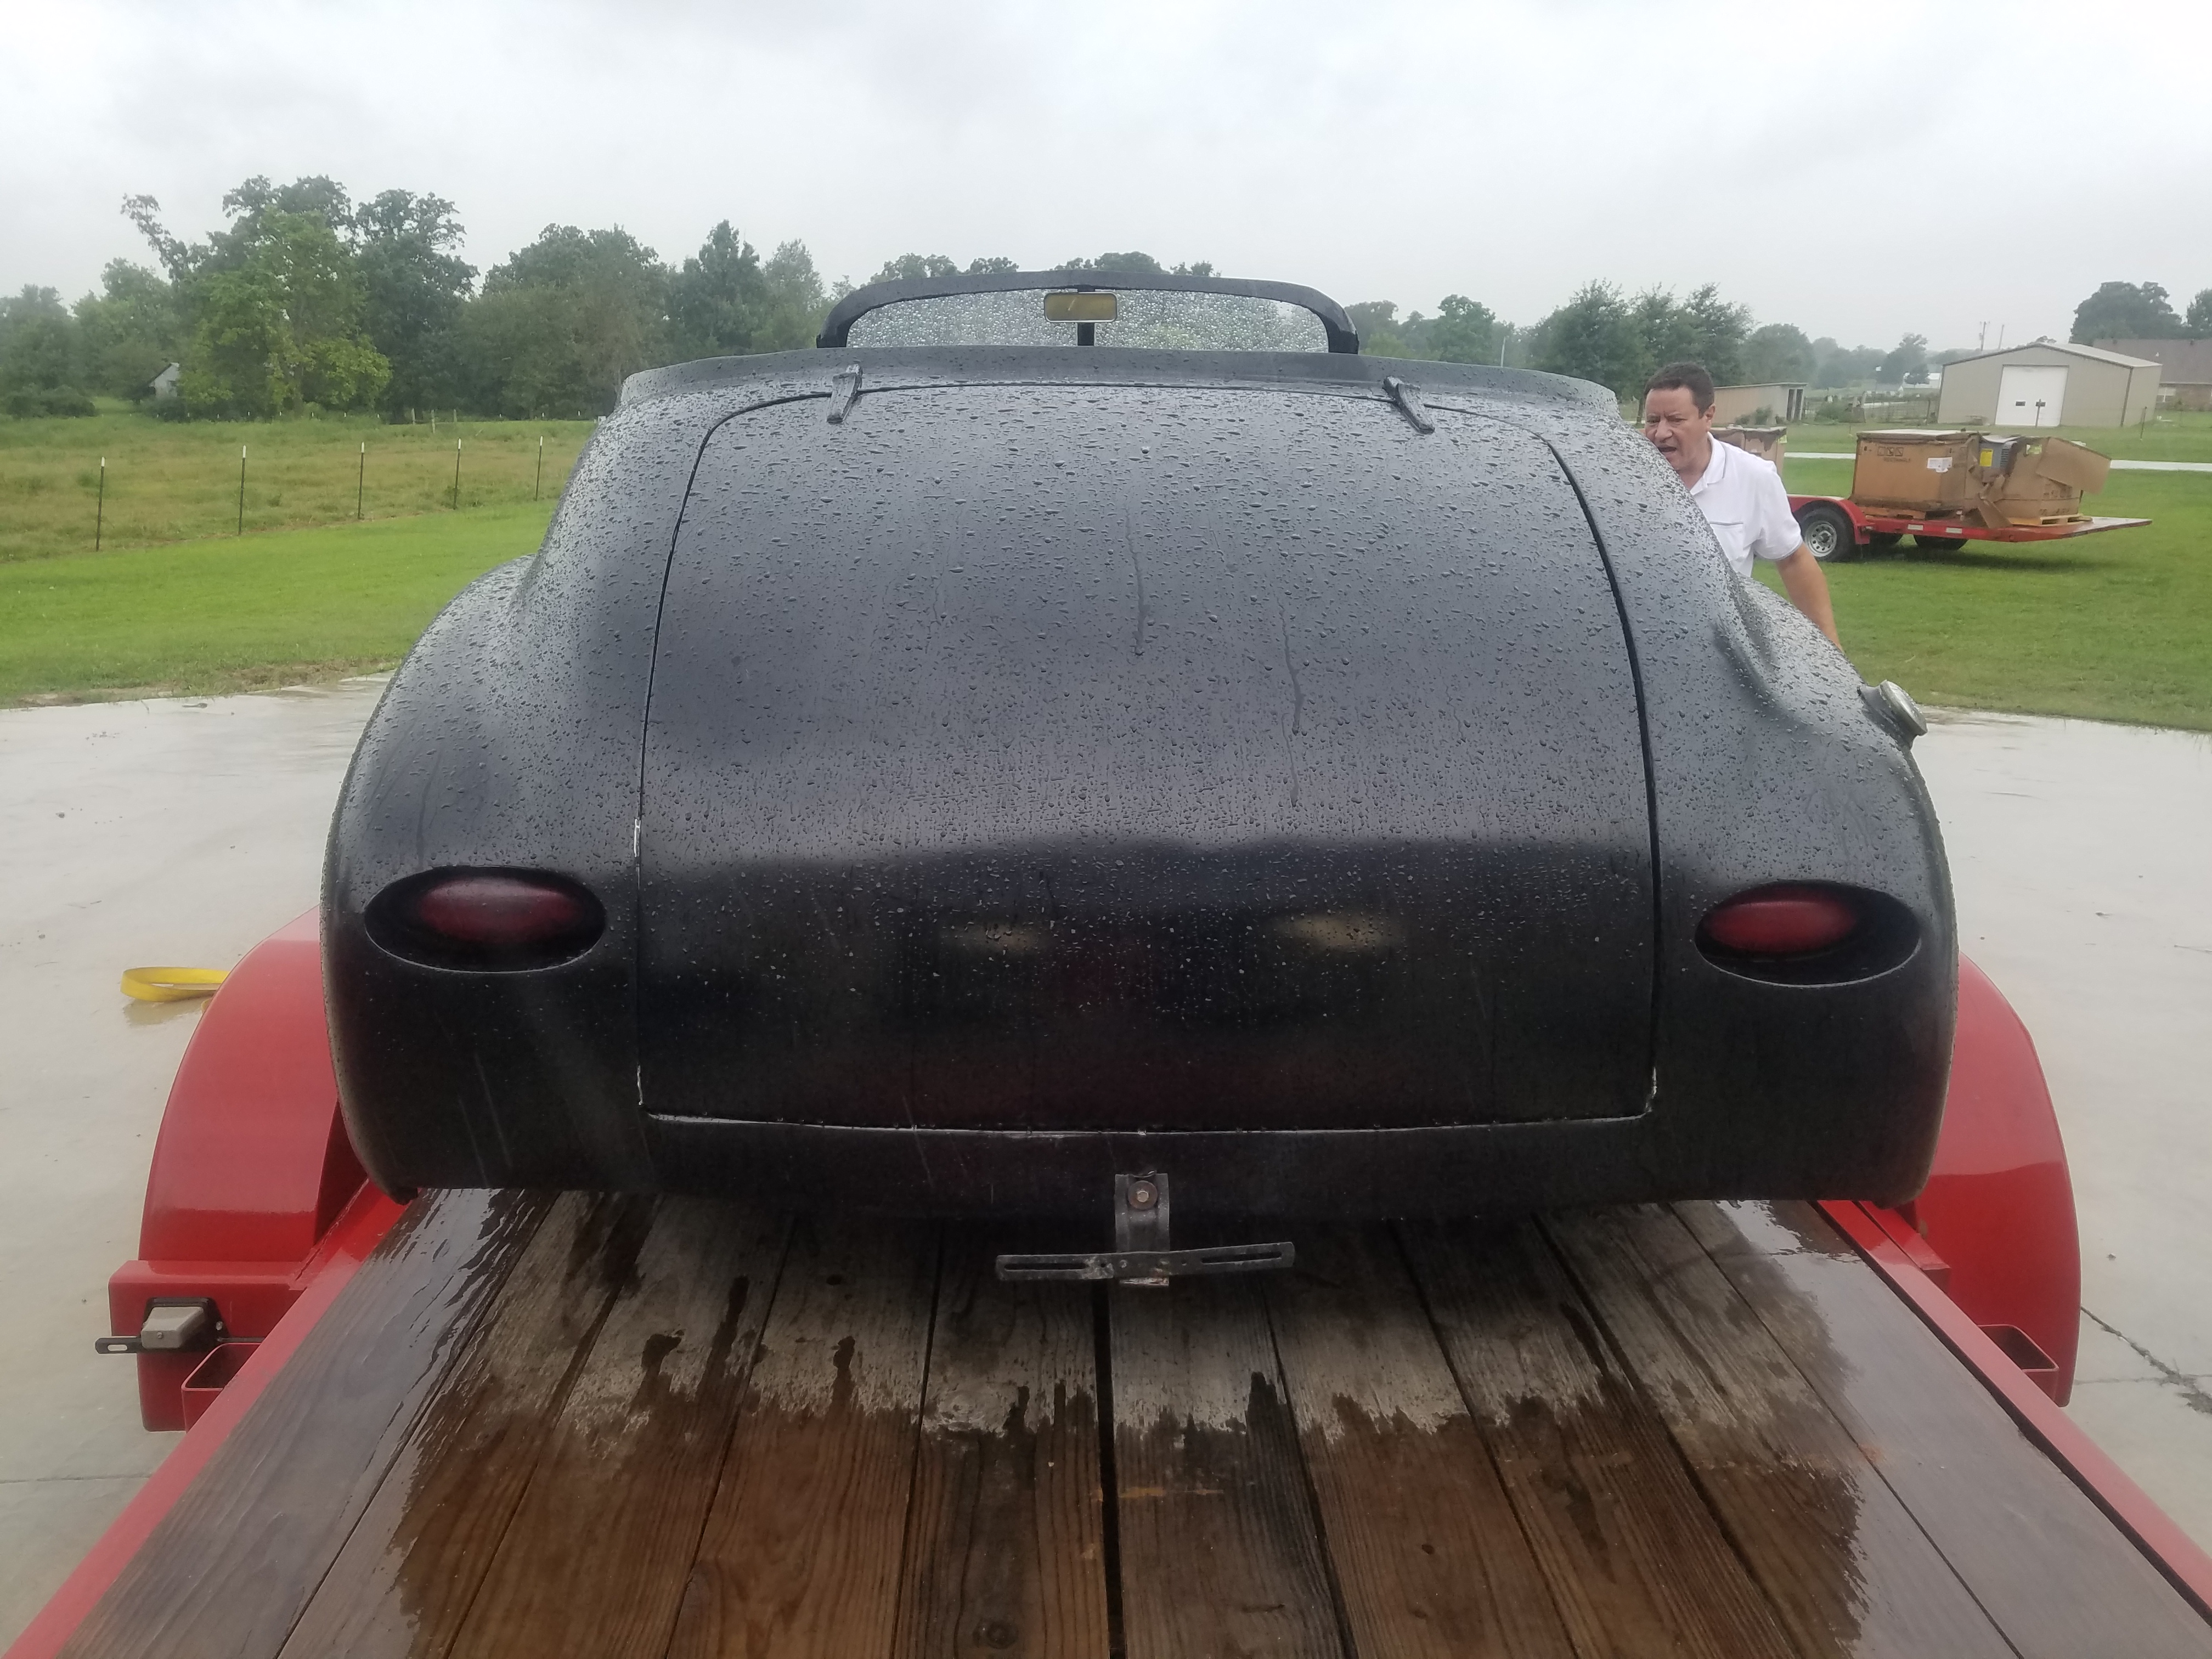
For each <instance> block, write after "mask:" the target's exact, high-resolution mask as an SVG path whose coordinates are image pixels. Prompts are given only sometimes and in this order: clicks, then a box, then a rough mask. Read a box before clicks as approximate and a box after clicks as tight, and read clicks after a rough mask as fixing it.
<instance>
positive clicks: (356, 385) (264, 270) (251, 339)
mask: <svg viewBox="0 0 2212 1659" xmlns="http://www.w3.org/2000/svg"><path fill="white" fill-rule="evenodd" d="M255 232H256V235H257V236H258V241H257V242H256V243H255V244H254V245H253V246H252V247H251V248H249V249H247V250H246V252H245V254H244V257H243V258H242V260H241V262H240V263H239V264H235V265H232V264H223V265H220V266H217V267H216V268H213V269H208V270H203V271H200V272H198V273H196V275H195V276H194V280H193V288H194V289H195V290H196V295H197V301H198V317H197V321H196V324H195V326H194V328H193V331H192V339H191V346H190V348H189V349H187V351H186V352H185V370H184V374H183V375H182V377H181V378H180V379H179V382H178V390H179V392H180V393H181V394H182V396H183V398H184V399H185V407H186V408H187V409H188V410H191V412H192V413H193V414H195V415H219V414H228V415H245V416H272V415H279V414H287V413H290V412H292V411H295V410H298V409H300V408H301V407H302V406H303V405H305V404H319V405H321V406H323V407H325V408H331V409H355V408H360V407H362V406H364V405H367V404H374V402H375V401H376V398H377V397H378V395H379V394H380V392H383V390H384V386H385V383H386V380H388V379H389V378H390V375H391V366H390V365H389V364H388V363H387V362H386V360H385V358H384V356H383V354H382V353H380V352H379V351H378V350H377V349H375V347H374V346H373V345H371V344H370V343H369V342H368V337H367V336H366V335H365V334H363V333H362V326H361V325H362V310H363V301H362V288H361V282H360V278H359V276H358V275H357V273H356V271H355V270H354V266H353V260H352V257H351V255H350V254H349V252H347V250H346V249H345V247H344V246H343V244H342V243H340V241H339V240H338V239H337V234H336V233H335V232H333V231H332V230H331V228H330V226H329V224H328V223H327V222H325V220H324V219H323V217H322V216H320V215H319V214H295V213H286V212H283V211H282V210H276V209H273V208H268V209H263V210H258V214H257V217H256V221H255Z"/></svg>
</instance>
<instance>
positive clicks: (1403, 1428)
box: [1266, 1227, 1574, 1659]
mask: <svg viewBox="0 0 2212 1659" xmlns="http://www.w3.org/2000/svg"><path fill="white" fill-rule="evenodd" d="M1297 1249H1298V1261H1297V1269H1296V1271H1295V1272H1293V1273H1289V1274H1285V1275H1283V1276H1281V1277H1276V1278H1271V1279H1269V1280H1268V1282H1267V1290H1266V1296H1267V1308H1268V1311H1269V1313H1270V1315H1271V1316H1272V1317H1273V1322H1274V1331H1275V1346H1276V1351H1277V1353H1278V1355H1279V1358H1280V1361H1281V1364H1282V1372H1283V1380H1284V1383H1285V1386H1286V1387H1287V1389H1288V1390H1289V1399H1290V1404H1291V1411H1292V1413H1294V1414H1295V1416H1296V1418H1297V1430H1298V1439H1299V1444H1300V1446H1301V1448H1302V1449H1303V1450H1304V1455H1305V1465H1306V1470H1307V1473H1308V1475H1309V1477H1310V1480H1311V1481H1312V1485H1313V1490H1314V1496H1315V1498H1316V1502H1317V1504H1318V1505H1319V1508H1320V1511H1321V1532H1322V1541H1323V1542H1324V1545H1325V1547H1327V1549H1328V1555H1329V1559H1330V1561H1331V1563H1332V1564H1333V1565H1334V1569H1335V1576H1336V1584H1337V1589H1338V1593H1339V1595H1340V1597H1341V1599H1342V1601H1343V1606H1344V1617H1345V1623H1346V1626H1347V1627H1348V1628H1349V1630H1350V1632H1351V1635H1352V1649H1353V1651H1354V1652H1356V1653H1358V1654H1359V1655H1361V1656H1364V1659H1422V1656H1435V1659H1473V1656H1478V1655H1530V1656H1559V1659H1566V1656H1569V1655H1571V1654H1572V1653H1573V1651H1574V1649H1573V1646H1572V1644H1571V1643H1570V1642H1569V1640H1568V1637H1567V1632H1566V1629H1565V1626H1563V1625H1562V1624H1561V1622H1560V1619H1559V1612H1558V1610H1557V1609H1556V1608H1555V1607H1553V1601H1552V1595H1551V1593H1550V1591H1549V1589H1547V1587H1546V1584H1545V1582H1544V1577H1543V1574H1542V1573H1541V1571H1539V1569H1538V1567H1537V1565H1536V1561H1535V1559H1534V1556H1533V1555H1532V1554H1531V1553H1530V1551H1529V1547H1528V1541H1527V1540H1526V1539H1524V1538H1523V1537H1522V1533H1521V1527H1520V1523H1519V1522H1517V1521H1516V1519H1515V1518H1514V1513H1513V1507H1512V1505H1511V1504H1510V1503H1509V1502H1508V1501H1507V1498H1506V1496H1505V1492H1504V1489H1503V1488H1502V1487H1501V1486H1499V1484H1498V1471H1497V1470H1496V1468H1493V1467H1492V1463H1491V1458H1490V1453H1489V1451H1488V1450H1487V1449H1486V1448H1485V1446H1484V1444H1483V1441H1482V1436H1481V1433H1480V1431H1478V1430H1477V1429H1476V1427H1475V1425H1474V1420H1473V1419H1471V1418H1470V1417H1469V1416H1468V1410H1467V1407H1466V1405H1465V1403H1464V1402H1463V1401H1462V1399H1461V1397H1460V1393H1459V1389H1458V1387H1457V1385H1456V1384H1455V1383H1454V1381H1453V1379H1452V1373H1451V1368H1450V1366H1449V1364H1446V1362H1445V1359H1444V1355H1443V1350H1442V1349H1441V1348H1440V1347H1439V1346H1437V1334H1436V1332H1435V1330H1434V1329H1433V1328H1431V1325H1430V1322H1429V1318H1428V1315H1427V1313H1426V1311H1425V1310H1424V1309H1423V1307H1422V1305H1421V1301H1420V1297H1419V1292H1418V1291H1416V1290H1415V1288H1414V1285H1413V1278H1412V1275H1411V1274H1410V1273H1408V1272H1407V1267H1406V1263H1405V1261H1404V1259H1403V1257H1402V1256H1401V1255H1400V1253H1399V1249H1398V1245H1397V1241H1396V1240H1395V1239H1394V1238H1393V1237H1391V1235H1390V1233H1389V1230H1388V1229H1387V1228H1385V1227H1363V1228H1351V1227H1342V1228H1323V1229H1315V1230H1313V1231H1308V1232H1304V1233H1301V1234H1300V1235H1299V1237H1298V1240H1297Z"/></svg>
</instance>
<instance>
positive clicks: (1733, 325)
mask: <svg viewBox="0 0 2212 1659" xmlns="http://www.w3.org/2000/svg"><path fill="white" fill-rule="evenodd" d="M1679 316H1680V329H1681V331H1682V332H1683V333H1684V334H1686V337H1687V347H1688V349H1687V350H1686V352H1685V353H1684V355H1685V356H1687V357H1688V358H1689V359H1690V360H1691V361H1692V362H1699V363H1703V364H1704V365H1705V373H1706V374H1710V375H1711V376H1712V377H1713V382H1714V384H1715V385H1717V386H1742V385H1744V384H1746V381H1745V379H1744V373H1743V356H1744V341H1745V338H1746V337H1747V335H1748V334H1749V333H1750V331H1751V309H1750V307H1747V306H1741V305H1732V304H1730V303H1729V301H1726V300H1723V299H1722V298H1721V296H1720V289H1718V288H1717V287H1716V286H1715V285H1714V284H1713V283H1706V284H1705V286H1703V287H1702V288H1698V289H1692V290H1691V293H1690V297H1689V298H1688V299H1686V300H1685V301H1682V303H1681V306H1680V308H1679ZM1667 361H1668V359H1667V358H1666V357H1664V356H1658V357H1656V361H1654V362H1653V363H1652V368H1655V369H1656V368H1658V367H1659V365H1660V364H1661V363H1662V362H1667ZM1645 378H1646V379H1649V378H1650V376H1649V375H1647V376H1645ZM1636 389H1637V391H1638V392H1641V391H1642V390H1643V388H1642V387H1641V386H1638V387H1637V388H1636Z"/></svg>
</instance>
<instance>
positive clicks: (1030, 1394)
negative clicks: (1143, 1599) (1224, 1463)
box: [892, 1229, 1109, 1659]
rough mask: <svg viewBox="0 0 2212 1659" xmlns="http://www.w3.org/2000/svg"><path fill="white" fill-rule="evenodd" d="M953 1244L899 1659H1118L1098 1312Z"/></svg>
mask: <svg viewBox="0 0 2212 1659" xmlns="http://www.w3.org/2000/svg"><path fill="white" fill-rule="evenodd" d="M1036 1248H1038V1241H1036V1240H1030V1239H1014V1238H999V1237H993V1236H990V1235H987V1234H986V1233H985V1232H982V1231H977V1230H974V1229H965V1230H956V1231H951V1232H950V1233H949V1234H948V1236H947V1237H946V1239H945V1264H944V1268H943V1272H942V1277H941V1279H940V1283H939V1289H938V1295H937V1328H936V1331H935V1334H933V1337H932V1339H931V1342H930V1361H929V1384H928V1392H927V1396H926V1398H925V1401H924V1404H923V1407H922V1419H921V1449H920V1455H919V1457H918V1459H917V1462H916V1464H915V1492H914V1502H913V1505H912V1509H911V1511H910V1512H911V1515H912V1519H911V1521H910V1522H908V1528H907V1538H906V1550H905V1569H904V1574H903V1577H904V1583H903V1587H902V1595H901V1609H900V1615H899V1628H898V1634H897V1638H896V1641H895V1642H894V1643H893V1644H892V1650H893V1652H895V1653H896V1654H897V1655H899V1656H901V1659H956V1656H960V1659H974V1656H979V1655H988V1656H1005V1659H1106V1656H1107V1654H1108V1652H1109V1630H1108V1626H1107V1613H1106V1560H1105V1545H1104V1539H1103V1504H1102V1499H1101V1493H1100V1491H1099V1473H1098V1429H1099V1422H1098V1408H1097V1384H1098V1366H1097V1353H1096V1352H1095V1322H1094V1320H1093V1317H1092V1308H1093V1306H1094V1304H1093V1302H1092V1298H1091V1287H1090V1286H1089V1285H1052V1284H1024V1285H1006V1284H1001V1283H1000V1282H999V1280H998V1279H997V1277H996V1275H995V1273H994V1265H993V1264H994V1260H995V1258H996V1255H997V1253H998V1252H999V1251H1000V1250H1001V1249H1036Z"/></svg>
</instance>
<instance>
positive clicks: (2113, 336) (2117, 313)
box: [2073, 283, 2185, 345]
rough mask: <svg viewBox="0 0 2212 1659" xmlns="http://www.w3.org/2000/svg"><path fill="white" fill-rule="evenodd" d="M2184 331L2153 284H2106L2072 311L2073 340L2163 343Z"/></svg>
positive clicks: (2084, 343) (2077, 342)
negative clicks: (2150, 341) (2157, 341)
mask: <svg viewBox="0 0 2212 1659" xmlns="http://www.w3.org/2000/svg"><path fill="white" fill-rule="evenodd" d="M2184 331H2185V330H2184V327H2183V324H2182V320H2181V319H2180V318H2179V317H2177V316H2175V315H2174V314H2173V307H2172V304H2171V303H2170V302H2169V301H2168V299H2167V296H2166V290H2165V289H2162V288H2160V286H2159V285H2158V284H2157V283H2103V284H2101V285H2100V287H2099V288H2098V289H2097V291H2096V292H2095V293H2094V294H2092V295H2090V296H2089V297H2088V298H2087V299H2086V300H2084V301H2081V304H2080V305H2078V306H2076V307H2075V308H2074V333H2073V340H2074V343H2075V344H2076V345H2092V344H2094V343H2096V342H2097V341H2099V340H2165V339H2172V338H2173V337H2176V336H2178V335H2179V334H2181V333H2183V332H2184Z"/></svg>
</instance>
